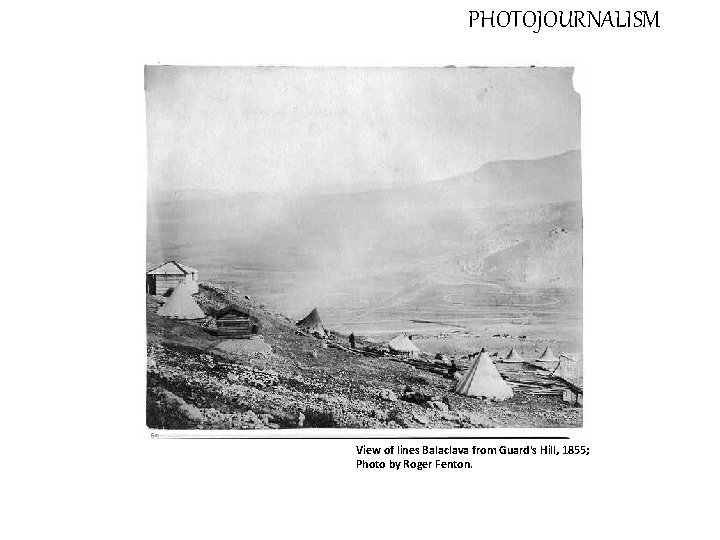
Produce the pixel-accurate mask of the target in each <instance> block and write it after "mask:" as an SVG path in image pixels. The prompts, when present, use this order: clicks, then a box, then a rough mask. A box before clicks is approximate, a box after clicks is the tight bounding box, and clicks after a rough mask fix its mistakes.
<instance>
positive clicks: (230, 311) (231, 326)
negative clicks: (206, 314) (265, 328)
mask: <svg viewBox="0 0 720 540" xmlns="http://www.w3.org/2000/svg"><path fill="white" fill-rule="evenodd" d="M215 325H216V327H217V330H216V331H217V335H218V336H223V337H228V338H233V339H250V338H251V337H252V336H253V335H254V334H257V333H258V331H259V328H260V327H259V324H258V322H257V320H255V319H254V318H253V317H252V316H250V315H249V314H248V313H247V312H245V311H243V310H242V309H240V308H239V307H237V306H232V305H231V306H227V307H225V308H223V309H221V310H220V311H218V312H217V313H216V314H215Z"/></svg>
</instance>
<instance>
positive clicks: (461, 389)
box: [455, 347, 574, 401]
mask: <svg viewBox="0 0 720 540" xmlns="http://www.w3.org/2000/svg"><path fill="white" fill-rule="evenodd" d="M520 362H526V360H524V359H523V358H522V357H521V356H520V355H519V354H518V352H517V351H516V350H515V348H511V349H510V354H508V355H507V357H505V359H503V360H499V361H498V363H511V364H512V363H520ZM528 363H529V364H531V365H534V366H536V367H541V368H543V369H546V370H548V371H550V373H551V375H552V376H553V377H556V378H559V379H563V380H565V381H569V380H570V379H571V378H572V376H573V374H574V370H573V369H572V368H571V366H570V360H569V359H568V358H567V357H565V356H562V355H561V356H560V358H557V357H556V356H555V354H554V353H553V352H552V350H551V349H550V347H546V348H545V351H544V352H543V353H542V354H541V355H540V357H539V358H538V359H537V360H536V361H534V362H528ZM455 392H457V393H458V394H463V395H467V396H475V397H485V398H489V399H496V400H498V401H502V400H504V399H508V398H511V397H512V396H513V391H512V388H510V385H509V384H508V383H507V382H506V381H505V380H504V379H503V378H502V375H500V372H499V371H498V369H497V367H495V364H494V363H493V361H492V359H491V358H490V355H489V354H488V353H487V351H485V349H483V350H481V351H480V354H478V355H477V356H476V357H475V359H474V360H473V362H472V364H470V367H469V368H468V370H467V371H466V372H465V374H464V375H463V376H462V378H461V379H460V380H459V381H458V382H457V384H456V385H455Z"/></svg>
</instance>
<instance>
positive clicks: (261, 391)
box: [147, 284, 582, 429]
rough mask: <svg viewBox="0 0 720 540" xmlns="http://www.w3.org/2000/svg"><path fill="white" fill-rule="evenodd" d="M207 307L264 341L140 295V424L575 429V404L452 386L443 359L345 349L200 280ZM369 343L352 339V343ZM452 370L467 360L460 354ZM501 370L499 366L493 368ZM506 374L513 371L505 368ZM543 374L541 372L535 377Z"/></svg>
mask: <svg viewBox="0 0 720 540" xmlns="http://www.w3.org/2000/svg"><path fill="white" fill-rule="evenodd" d="M195 297H196V300H197V302H198V304H199V305H200V306H201V307H202V308H203V309H204V310H205V312H206V313H209V312H210V311H211V310H212V309H217V308H220V307H223V306H225V305H227V304H228V303H235V304H238V305H240V306H241V307H243V308H245V309H247V311H248V312H250V313H251V314H252V315H254V316H255V317H257V318H258V319H259V320H260V322H261V334H262V339H259V340H248V341H244V342H239V341H236V340H224V339H223V338H218V337H216V336H213V335H212V334H211V333H210V332H208V330H207V327H206V325H207V321H202V320H201V321H177V320H173V319H167V318H164V317H159V316H157V315H156V313H155V312H156V310H157V307H158V306H159V305H160V303H161V299H159V298H156V297H152V296H148V297H147V334H148V343H147V352H148V361H147V425H148V427H151V428H156V429H281V428H313V427H343V428H468V427H578V426H581V425H582V409H581V408H577V407H572V406H569V405H568V404H566V403H563V401H562V399H561V398H560V396H558V395H536V394H534V393H532V392H527V391H525V390H523V389H516V390H515V396H514V397H513V398H511V399H509V400H506V401H502V402H494V401H488V400H484V399H476V398H471V397H467V396H459V395H457V394H455V393H453V392H452V388H453V385H454V382H455V381H454V379H453V378H451V377H449V375H448V370H447V364H448V363H447V362H446V361H442V360H439V361H436V360H434V359H433V357H432V355H427V356H422V357H421V359H420V361H402V360H400V359H396V358H392V357H389V356H380V357H376V356H373V355H370V354H367V355H364V354H361V353H358V352H356V353H353V352H351V351H349V350H344V349H340V348H337V346H342V347H347V338H346V337H345V336H340V335H336V334H332V335H331V337H330V338H329V339H327V340H321V339H318V338H316V337H313V336H309V335H306V334H303V333H300V332H298V331H297V329H296V327H295V324H294V321H292V320H291V319H289V318H287V317H285V316H283V315H280V314H277V313H273V312H271V311H270V310H269V309H267V308H266V307H265V306H263V305H262V304H260V303H258V302H256V301H254V300H251V299H249V298H248V297H246V296H244V295H243V294H242V293H241V292H239V291H237V290H235V289H230V288H225V287H220V286H216V285H211V284H204V285H202V286H201V288H200V293H199V294H197V295H196V296H195ZM366 345H369V344H368V343H363V342H359V343H358V348H362V347H364V346H366ZM456 361H457V363H458V365H459V366H460V367H463V366H464V365H467V363H468V362H469V360H467V358H458V359H457V360H456ZM501 372H503V371H502V370H501ZM503 376H505V377H506V378H508V379H509V380H510V381H512V378H513V374H512V372H510V373H503ZM539 376H540V377H546V376H547V374H541V375H539Z"/></svg>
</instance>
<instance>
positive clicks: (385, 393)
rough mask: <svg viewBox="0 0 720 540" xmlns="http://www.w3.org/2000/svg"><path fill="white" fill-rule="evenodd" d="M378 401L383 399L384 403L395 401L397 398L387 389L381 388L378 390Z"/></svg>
mask: <svg viewBox="0 0 720 540" xmlns="http://www.w3.org/2000/svg"><path fill="white" fill-rule="evenodd" d="M379 395H380V399H384V400H385V401H397V400H398V397H397V394H396V393H395V392H393V391H392V390H390V389H389V388H383V389H382V390H380V393H379Z"/></svg>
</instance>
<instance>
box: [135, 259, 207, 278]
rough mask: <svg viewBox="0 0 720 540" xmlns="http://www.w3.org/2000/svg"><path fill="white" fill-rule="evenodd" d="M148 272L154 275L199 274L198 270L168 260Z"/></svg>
mask: <svg viewBox="0 0 720 540" xmlns="http://www.w3.org/2000/svg"><path fill="white" fill-rule="evenodd" d="M147 273H148V274H152V275H158V274H171V275H178V276H185V275H187V274H197V270H195V269H194V268H190V267H189V266H187V265H185V264H181V263H179V262H177V261H167V262H164V263H162V264H161V265H159V266H156V267H155V268H151V269H150V270H148V271H147Z"/></svg>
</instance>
